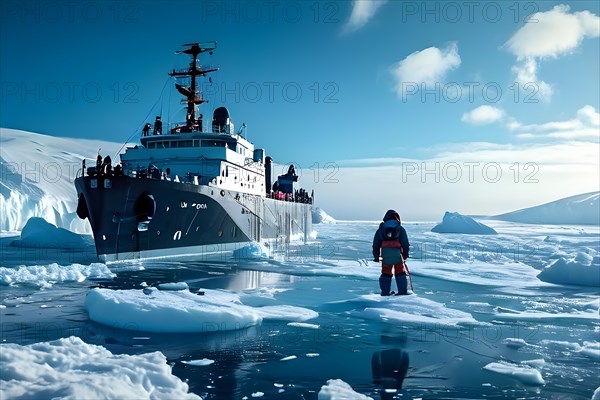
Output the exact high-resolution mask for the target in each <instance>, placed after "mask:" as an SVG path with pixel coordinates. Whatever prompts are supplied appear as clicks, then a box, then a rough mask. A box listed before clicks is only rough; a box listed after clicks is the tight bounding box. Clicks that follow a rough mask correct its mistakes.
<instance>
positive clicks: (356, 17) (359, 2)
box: [344, 0, 388, 32]
mask: <svg viewBox="0 0 600 400" xmlns="http://www.w3.org/2000/svg"><path fill="white" fill-rule="evenodd" d="M387 1H388V0H354V1H353V2H352V14H351V15H350V19H349V20H348V22H347V23H346V26H345V27H344V31H345V32H354V31H357V30H358V29H360V28H362V27H363V26H364V25H365V24H366V23H367V22H369V20H370V19H371V18H373V16H374V15H375V13H376V12H377V10H378V9H379V8H380V7H381V6H382V5H384V4H385V3H387Z"/></svg>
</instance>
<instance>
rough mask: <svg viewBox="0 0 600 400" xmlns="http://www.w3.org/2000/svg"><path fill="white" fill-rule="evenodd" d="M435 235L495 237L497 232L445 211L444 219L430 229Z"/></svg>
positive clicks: (467, 218)
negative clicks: (455, 234)
mask: <svg viewBox="0 0 600 400" xmlns="http://www.w3.org/2000/svg"><path fill="white" fill-rule="evenodd" d="M431 232H436V233H465V234H471V235H496V234H497V232H496V231H495V230H494V229H492V228H490V227H489V226H487V225H484V224H482V223H481V222H477V221H475V220H474V219H473V218H471V217H469V216H466V215H462V214H459V213H457V212H449V211H446V213H445V214H444V219H443V220H442V222H441V223H440V224H437V225H436V226H434V227H433V228H432V229H431Z"/></svg>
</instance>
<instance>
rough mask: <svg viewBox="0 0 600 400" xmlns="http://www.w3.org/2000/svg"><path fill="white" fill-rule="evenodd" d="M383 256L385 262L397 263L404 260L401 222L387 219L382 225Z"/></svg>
mask: <svg viewBox="0 0 600 400" xmlns="http://www.w3.org/2000/svg"><path fill="white" fill-rule="evenodd" d="M382 234H383V237H382V239H383V240H382V242H381V258H382V261H383V263H384V264H389V265H395V264H401V263H403V262H404V259H403V258H402V252H401V249H402V246H401V245H400V222H398V221H396V220H393V219H391V220H389V221H385V222H384V223H383V226H382Z"/></svg>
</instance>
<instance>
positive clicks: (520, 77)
mask: <svg viewBox="0 0 600 400" xmlns="http://www.w3.org/2000/svg"><path fill="white" fill-rule="evenodd" d="M537 68H538V64H537V61H536V60H535V59H534V58H533V57H527V58H526V59H524V60H520V62H519V64H517V65H514V66H513V67H512V71H513V72H514V73H515V75H516V80H517V83H519V85H520V88H521V89H522V90H524V91H525V92H527V93H528V94H530V95H531V96H532V99H535V100H542V101H545V102H549V101H550V100H551V99H552V93H553V89H552V86H551V85H550V84H548V83H546V82H544V81H542V80H539V79H538V77H537Z"/></svg>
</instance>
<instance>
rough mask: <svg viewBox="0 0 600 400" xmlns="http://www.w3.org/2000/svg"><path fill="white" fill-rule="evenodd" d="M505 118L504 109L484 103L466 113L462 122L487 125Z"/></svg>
mask: <svg viewBox="0 0 600 400" xmlns="http://www.w3.org/2000/svg"><path fill="white" fill-rule="evenodd" d="M503 118H504V111H503V110H501V109H499V108H496V107H492V106H488V105H484V106H479V107H477V108H475V109H473V110H471V111H468V112H466V113H464V114H463V115H462V118H461V119H460V120H461V121H462V122H466V123H468V124H473V125H487V124H492V123H494V122H498V121H501V120H502V119H503Z"/></svg>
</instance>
